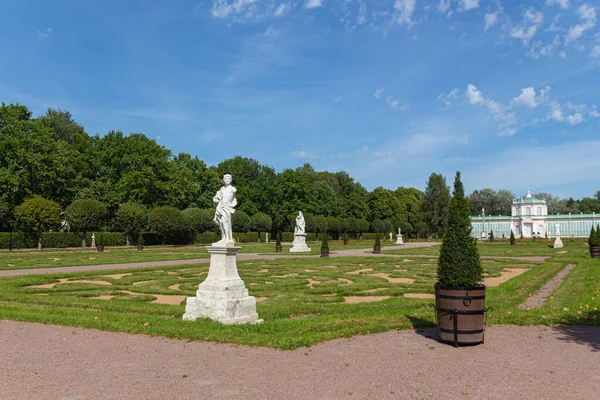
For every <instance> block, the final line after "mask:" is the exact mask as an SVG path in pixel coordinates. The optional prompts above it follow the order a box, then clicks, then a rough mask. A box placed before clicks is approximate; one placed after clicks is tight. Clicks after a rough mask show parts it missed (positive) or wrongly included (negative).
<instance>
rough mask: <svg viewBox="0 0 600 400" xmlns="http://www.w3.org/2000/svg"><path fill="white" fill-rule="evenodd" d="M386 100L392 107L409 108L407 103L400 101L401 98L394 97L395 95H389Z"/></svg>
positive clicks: (400, 109) (401, 109)
mask: <svg viewBox="0 0 600 400" xmlns="http://www.w3.org/2000/svg"><path fill="white" fill-rule="evenodd" d="M385 102H386V103H387V104H388V105H389V106H390V107H392V108H393V109H394V110H399V111H406V110H408V106H407V105H406V104H402V103H400V100H398V99H394V97H393V96H387V97H386V99H385Z"/></svg>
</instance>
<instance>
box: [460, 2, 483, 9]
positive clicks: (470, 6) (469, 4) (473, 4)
mask: <svg viewBox="0 0 600 400" xmlns="http://www.w3.org/2000/svg"><path fill="white" fill-rule="evenodd" d="M460 5H461V7H462V9H463V10H467V11H468V10H473V9H475V8H479V0H460Z"/></svg>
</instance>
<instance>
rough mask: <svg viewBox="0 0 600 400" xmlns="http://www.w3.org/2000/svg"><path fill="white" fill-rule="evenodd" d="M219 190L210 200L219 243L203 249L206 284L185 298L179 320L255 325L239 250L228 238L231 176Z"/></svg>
mask: <svg viewBox="0 0 600 400" xmlns="http://www.w3.org/2000/svg"><path fill="white" fill-rule="evenodd" d="M223 182H224V183H225V186H223V187H222V188H221V189H220V190H219V191H218V192H217V194H216V195H215V197H214V198H213V201H214V202H215V203H217V210H216V212H215V219H214V220H215V222H216V223H217V224H218V225H219V229H220V231H221V236H222V239H221V240H220V241H218V242H216V243H213V245H212V246H208V247H207V251H208V253H209V254H210V267H209V268H208V276H207V277H206V280H205V281H204V282H202V283H201V284H200V285H199V286H198V290H197V291H196V296H195V297H188V298H187V301H186V305H185V314H183V319H184V320H186V321H195V320H196V319H198V318H210V319H212V320H214V321H217V322H220V323H222V324H226V325H240V324H259V323H261V322H263V320H262V319H259V318H258V314H257V313H256V298H255V297H254V296H249V295H248V289H246V286H245V285H244V281H243V280H242V279H241V278H240V275H239V273H238V270H237V263H236V256H237V252H238V251H239V250H240V247H237V246H235V243H234V242H233V239H232V237H231V216H232V215H233V213H234V212H235V209H234V207H235V206H236V205H237V200H236V198H235V194H236V192H237V191H236V189H235V188H234V187H233V186H231V175H229V174H227V175H223Z"/></svg>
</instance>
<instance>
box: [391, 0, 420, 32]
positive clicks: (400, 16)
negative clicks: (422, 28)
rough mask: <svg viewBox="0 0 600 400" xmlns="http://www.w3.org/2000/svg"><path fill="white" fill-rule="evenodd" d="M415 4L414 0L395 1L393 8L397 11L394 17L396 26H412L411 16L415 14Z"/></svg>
mask: <svg viewBox="0 0 600 400" xmlns="http://www.w3.org/2000/svg"><path fill="white" fill-rule="evenodd" d="M415 3H416V0H396V2H395V3H394V8H395V9H396V10H397V11H398V13H397V14H396V15H395V19H396V23H397V24H398V25H403V24H406V25H408V26H411V25H412V24H413V21H412V15H413V13H414V12H415Z"/></svg>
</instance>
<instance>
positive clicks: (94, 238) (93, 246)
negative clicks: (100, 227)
mask: <svg viewBox="0 0 600 400" xmlns="http://www.w3.org/2000/svg"><path fill="white" fill-rule="evenodd" d="M100 244H102V243H100ZM95 247H96V235H95V234H93V233H92V249H93V248H95Z"/></svg>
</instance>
